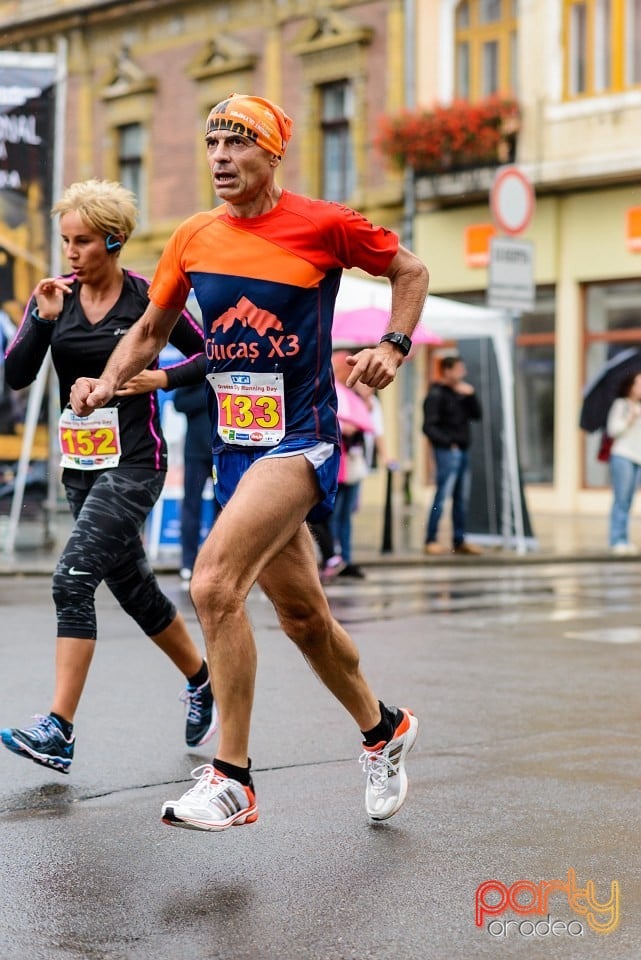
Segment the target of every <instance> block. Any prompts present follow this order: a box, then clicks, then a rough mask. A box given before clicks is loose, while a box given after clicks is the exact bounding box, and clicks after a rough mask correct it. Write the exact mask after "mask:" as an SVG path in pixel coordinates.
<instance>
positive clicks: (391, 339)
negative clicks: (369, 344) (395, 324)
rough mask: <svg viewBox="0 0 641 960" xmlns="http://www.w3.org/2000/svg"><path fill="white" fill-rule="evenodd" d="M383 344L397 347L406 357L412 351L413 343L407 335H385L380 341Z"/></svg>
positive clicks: (396, 333)
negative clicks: (391, 344)
mask: <svg viewBox="0 0 641 960" xmlns="http://www.w3.org/2000/svg"><path fill="white" fill-rule="evenodd" d="M380 342H381V343H393V344H394V346H395V347H398V349H399V350H400V351H401V353H402V354H403V356H404V357H406V356H407V355H408V353H409V352H410V350H411V349H412V341H411V340H410V338H409V337H408V336H407V335H406V334H405V333H398V332H396V331H395V332H394V333H384V334H383V336H382V337H381V339H380Z"/></svg>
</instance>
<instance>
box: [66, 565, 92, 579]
mask: <svg viewBox="0 0 641 960" xmlns="http://www.w3.org/2000/svg"><path fill="white" fill-rule="evenodd" d="M69 575H70V576H72V577H90V576H91V571H90V570H76V568H75V567H69Z"/></svg>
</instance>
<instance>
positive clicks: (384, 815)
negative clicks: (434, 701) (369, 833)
mask: <svg viewBox="0 0 641 960" xmlns="http://www.w3.org/2000/svg"><path fill="white" fill-rule="evenodd" d="M401 713H402V714H403V719H402V720H401V722H400V723H399V725H398V726H397V728H396V730H395V731H394V736H393V737H392V739H391V740H388V742H387V743H384V742H383V741H382V740H381V742H380V743H377V744H376V745H375V746H373V747H368V746H366V745H365V744H363V747H364V750H363V752H362V754H361V755H360V758H359V759H360V763H361V766H362V767H363V769H364V771H365V773H366V774H367V786H366V787H365V809H366V810H367V814H368V816H369V817H371V818H372V820H387V819H388V817H392V816H394V814H395V813H396V812H397V811H398V810H400V808H401V807H402V806H403V803H404V801H405V797H406V796H407V774H406V773H405V758H406V756H407V754H408V753H409V752H410V750H411V749H412V747H413V746H414V743H415V742H416V735H417V734H418V720H417V719H416V717H415V716H414V714H413V713H412V712H411V711H410V710H406V709H405V708H401Z"/></svg>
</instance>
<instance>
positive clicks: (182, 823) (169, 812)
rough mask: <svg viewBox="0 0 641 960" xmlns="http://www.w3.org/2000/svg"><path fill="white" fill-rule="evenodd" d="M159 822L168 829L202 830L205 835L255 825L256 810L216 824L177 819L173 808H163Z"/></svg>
mask: <svg viewBox="0 0 641 960" xmlns="http://www.w3.org/2000/svg"><path fill="white" fill-rule="evenodd" d="M160 819H161V821H162V822H163V823H166V824H167V826H168V827H183V828H184V829H185V830H204V831H205V832H207V833H220V832H221V831H222V830H228V829H229V827H242V826H245V824H250V823H256V821H257V820H258V810H257V808H256V806H255V805H254V806H252V807H248V808H247V809H246V810H241V811H240V812H239V813H237V814H236V815H235V816H233V817H229V819H227V820H221V821H219V822H217V823H212V822H211V821H210V822H207V821H205V820H189V819H187V818H186V817H179V816H177V814H176V813H175V812H174V807H173V806H165V807H163V811H162V816H161V818H160Z"/></svg>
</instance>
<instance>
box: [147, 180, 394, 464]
mask: <svg viewBox="0 0 641 960" xmlns="http://www.w3.org/2000/svg"><path fill="white" fill-rule="evenodd" d="M398 243H399V238H398V236H397V235H396V234H395V233H393V232H391V231H389V230H386V229H384V228H383V227H377V226H374V225H373V224H371V223H370V222H369V220H366V219H365V217H363V216H362V215H361V214H359V213H357V212H355V211H354V210H350V209H349V208H347V207H344V206H342V205H341V204H338V203H332V202H328V201H324V200H312V199H309V198H306V197H302V196H299V195H297V194H293V193H290V192H288V191H286V190H285V191H283V193H282V195H281V197H280V199H279V201H278V203H277V204H276V206H275V207H274V208H273V209H272V210H270V211H269V212H268V213H266V214H263V215H262V216H259V217H253V218H246V219H245V218H238V217H233V216H231V215H230V214H228V213H227V208H226V206H225V205H221V206H220V207H216V208H215V209H214V210H211V211H209V212H206V213H199V214H196V215H195V216H193V217H190V218H189V219H188V220H186V221H185V222H184V223H183V224H182V225H181V226H180V227H178V229H177V230H176V231H175V233H174V234H173V236H172V237H171V238H170V240H169V242H168V244H167V246H166V248H165V250H164V252H163V254H162V256H161V259H160V261H159V264H158V267H157V270H156V273H155V276H154V279H153V281H152V283H151V286H150V289H149V297H150V299H151V301H152V302H153V303H154V304H156V305H157V306H158V307H161V308H165V309H166V308H171V307H175V308H182V307H183V306H184V303H185V300H186V297H187V295H188V293H189V290H190V287H193V289H194V292H195V295H196V299H197V300H198V303H199V305H200V308H201V310H202V314H203V328H204V336H205V353H206V356H207V370H208V374H232V373H243V372H245V373H252V372H253V373H261V374H266V373H280V374H282V377H283V387H284V408H285V422H286V427H285V430H286V436H287V438H288V439H289V438H293V437H300V438H309V439H310V440H316V441H327V442H329V443H335V444H337V443H338V442H339V430H338V420H337V417H336V394H335V390H334V378H333V373H332V365H331V353H332V338H331V330H332V319H333V315H334V304H335V301H336V295H337V293H338V287H339V283H340V278H341V272H342V270H343V269H344V268H345V269H349V268H351V267H359V268H360V269H362V270H365V271H366V272H367V273H369V274H371V275H373V276H380V275H381V274H383V273H384V272H385V270H386V269H387V268H388V266H389V264H390V263H391V261H392V259H393V257H394V255H395V254H396V252H397V250H398ZM208 396H209V404H210V413H211V414H212V422H213V423H214V424H216V423H218V409H217V402H216V397H215V394H214V391H213V390H210V391H208ZM227 440H228V438H227ZM230 446H231V447H232V448H234V447H235V444H234V443H229V442H224V441H223V440H222V439H221V437H220V436H218V435H214V451H219V450H221V449H222V448H223V447H228V448H229V447H230Z"/></svg>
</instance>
